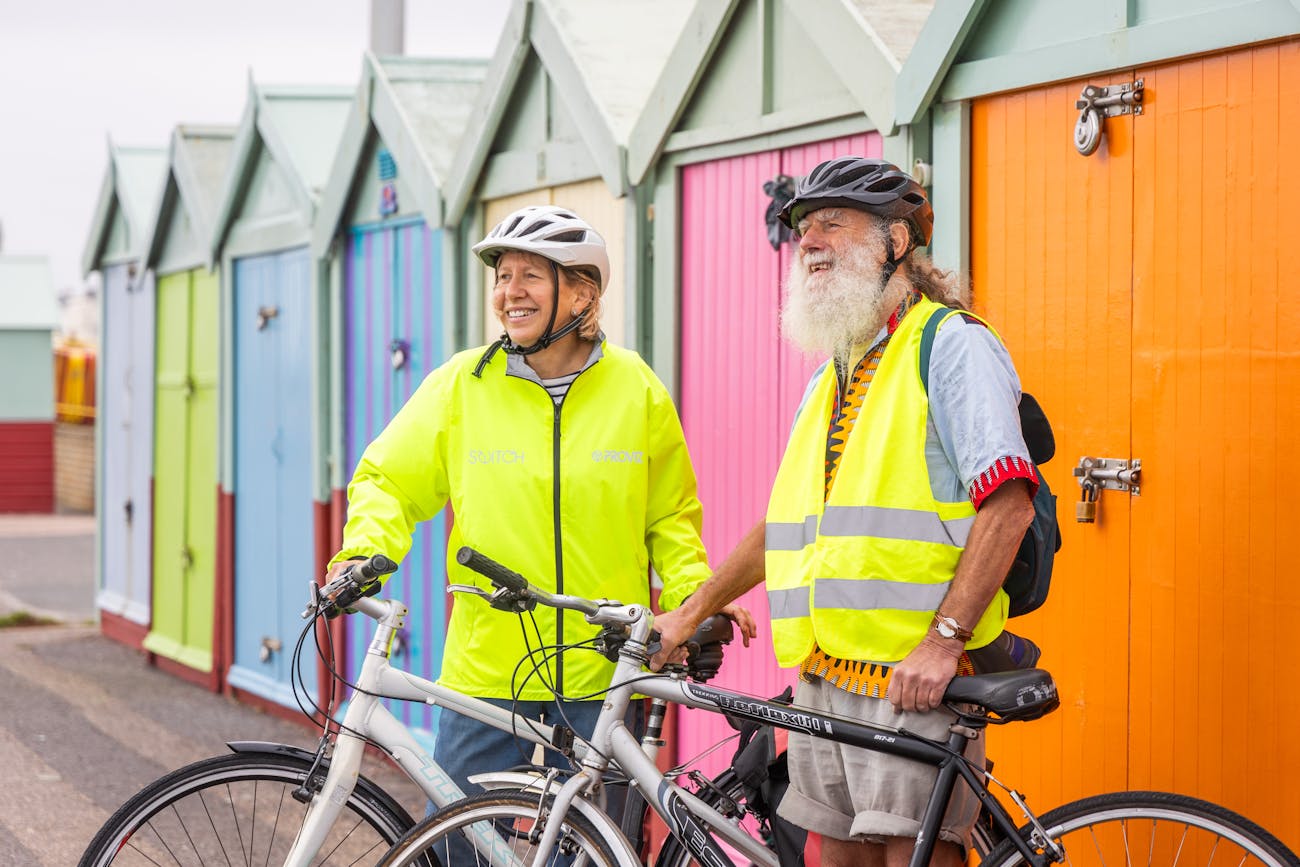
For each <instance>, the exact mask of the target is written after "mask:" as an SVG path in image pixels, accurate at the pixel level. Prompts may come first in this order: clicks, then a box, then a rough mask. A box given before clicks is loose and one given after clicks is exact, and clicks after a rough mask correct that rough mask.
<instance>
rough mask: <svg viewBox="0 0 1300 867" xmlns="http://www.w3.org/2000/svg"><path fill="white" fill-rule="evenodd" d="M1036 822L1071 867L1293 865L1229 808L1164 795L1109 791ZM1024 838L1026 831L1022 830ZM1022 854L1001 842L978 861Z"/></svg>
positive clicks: (1272, 840)
mask: <svg viewBox="0 0 1300 867" xmlns="http://www.w3.org/2000/svg"><path fill="white" fill-rule="evenodd" d="M1039 821H1040V822H1041V823H1042V825H1043V827H1044V828H1045V829H1046V830H1047V833H1048V836H1049V837H1050V838H1051V839H1053V840H1055V841H1057V842H1058V843H1060V844H1061V845H1062V846H1063V847H1064V849H1065V861H1064V863H1066V864H1069V865H1072V867H1080V865H1086V864H1101V865H1108V867H1115V865H1119V864H1141V865H1150V864H1179V865H1187V867H1191V865H1196V864H1201V865H1208V864H1211V863H1214V864H1231V865H1260V864H1264V865H1270V867H1298V865H1300V861H1298V860H1297V859H1296V856H1295V855H1294V854H1293V853H1292V852H1291V850H1290V849H1288V848H1287V847H1286V846H1284V845H1283V844H1282V842H1281V841H1279V840H1278V839H1277V838H1276V837H1274V836H1273V835H1272V834H1270V833H1269V832H1267V831H1265V830H1264V829H1263V828H1261V827H1259V826H1258V825H1256V824H1255V823H1254V822H1252V821H1250V820H1249V819H1247V818H1245V817H1244V816H1239V815H1238V814H1236V813H1234V812H1232V811H1231V810H1228V809H1225V808H1224V807H1220V806H1219V805H1217V804H1211V803H1209V802H1208V801H1201V800H1198V799H1196V798H1191V797H1188V796H1186V795H1174V794H1169V793H1167V792H1115V793H1114V794H1110V795H1098V796H1096V797H1092V798H1084V799H1083V800H1081V801H1074V802H1073V803H1070V804H1066V805H1065V806H1063V807H1057V808H1056V809H1055V810H1052V811H1051V812H1050V813H1048V814H1046V815H1045V816H1043V817H1041V818H1040V819H1039ZM1021 835H1022V836H1023V837H1025V838H1026V839H1028V835H1029V828H1028V826H1026V828H1022V829H1021ZM1023 860H1024V859H1023V857H1022V856H1021V855H1020V853H1019V852H1018V851H1016V850H1015V847H1014V845H1013V843H1012V841H1011V840H1004V841H1003V842H1001V843H1000V844H998V846H997V848H996V849H994V850H993V851H992V852H990V853H989V856H988V858H986V859H984V861H983V862H982V863H983V864H988V865H999V867H1006V865H1014V864H1020V863H1023Z"/></svg>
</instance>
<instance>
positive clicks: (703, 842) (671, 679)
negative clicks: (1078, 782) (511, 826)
mask: <svg viewBox="0 0 1300 867" xmlns="http://www.w3.org/2000/svg"><path fill="white" fill-rule="evenodd" d="M635 609H636V607H635V606H630V607H628V608H626V609H625V611H627V612H629V613H632V612H634V611H635ZM651 622H652V619H651V618H650V617H643V618H641V619H639V620H637V621H636V624H635V625H634V626H633V631H632V637H631V638H630V639H629V640H628V642H627V644H626V645H625V646H624V648H623V651H622V652H621V653H620V655H619V662H618V665H617V667H616V669H615V672H614V678H613V681H612V683H614V684H618V686H615V687H614V688H612V689H611V690H610V692H609V696H608V698H607V700H606V703H605V706H604V708H603V709H602V711H601V715H600V718H599V720H598V721H597V723H596V729H595V731H594V733H593V735H592V738H591V744H592V747H593V749H592V750H591V751H589V753H588V756H587V758H586V759H584V760H583V770H582V771H581V772H580V773H579V774H577V775H575V776H574V777H573V778H571V779H570V780H568V781H567V782H566V783H565V784H564V785H563V786H562V787H561V788H560V789H559V791H558V792H557V794H556V796H555V802H554V804H553V805H552V808H551V816H552V819H554V818H556V817H560V818H561V819H562V817H563V816H564V815H565V811H566V810H567V809H568V807H569V805H570V804H571V803H572V802H573V800H574V799H575V798H576V797H578V796H579V794H580V793H581V792H583V791H590V790H592V788H593V787H594V785H595V781H596V780H598V779H599V778H600V774H601V773H602V771H603V770H604V764H605V759H604V758H603V757H602V754H604V755H607V756H612V757H613V758H614V759H615V760H616V761H617V762H618V763H619V765H620V766H621V767H622V768H623V769H624V771H625V772H626V773H627V775H628V778H629V780H631V782H632V784H633V785H634V786H635V787H636V788H637V789H639V790H640V792H641V795H642V797H644V798H645V799H646V801H647V802H648V803H649V804H650V805H651V807H653V808H654V810H655V812H657V813H658V814H659V815H660V817H661V818H663V820H664V822H666V823H667V825H668V827H669V828H670V829H671V830H672V832H673V834H674V835H675V836H677V837H678V838H679V839H680V840H682V841H683V842H684V843H685V844H686V846H687V848H688V849H689V850H690V851H691V854H693V855H694V856H695V858H696V860H697V861H699V862H700V863H702V864H716V865H729V864H731V863H732V862H731V860H730V859H729V858H728V857H727V855H726V853H725V852H724V851H723V850H722V848H721V847H719V846H718V844H717V842H716V841H715V840H714V839H713V836H712V835H713V833H716V834H718V835H719V836H721V837H722V838H723V839H724V840H725V841H726V842H727V843H729V844H730V845H731V846H733V847H735V848H736V849H737V850H739V851H740V852H741V853H742V854H743V855H744V856H745V857H746V858H749V859H750V860H752V861H753V862H754V863H756V864H760V865H763V867H777V859H776V855H775V854H774V853H772V852H771V851H769V850H768V849H767V848H766V847H764V846H762V845H761V844H759V843H758V842H757V841H755V840H754V839H753V838H752V837H750V836H749V835H748V834H747V833H746V832H745V831H744V830H743V829H741V828H740V827H739V823H733V822H731V821H728V820H727V819H725V817H723V816H722V815H721V814H720V813H719V812H718V811H717V810H715V809H714V808H712V807H710V806H709V805H708V804H706V803H704V801H702V800H701V799H700V798H698V797H696V796H695V795H693V794H692V793H690V792H689V791H686V790H684V789H682V788H681V787H680V786H678V785H677V784H676V783H674V782H673V781H672V780H670V779H667V778H666V777H665V776H664V775H663V774H662V773H661V772H660V771H659V769H658V768H657V767H655V765H654V763H653V762H652V761H650V760H649V759H647V758H646V756H645V755H644V753H642V751H641V749H640V747H639V745H638V743H637V740H636V738H634V737H633V736H632V734H631V733H630V732H629V731H628V730H627V727H626V725H624V723H623V714H624V712H625V711H626V709H627V704H628V702H629V701H630V700H631V698H632V694H633V692H634V691H635V692H637V693H641V694H643V695H648V696H651V697H652V698H658V699H663V700H665V701H668V702H672V703H675V704H682V705H686V706H688V707H692V708H696V709H699V710H706V711H710V712H712V713H723V712H726V713H728V714H731V715H734V716H738V717H742V718H744V719H749V720H754V721H756V722H760V723H763V724H765V725H771V726H775V727H777V728H782V729H788V730H797V731H802V732H806V733H807V734H809V735H811V736H813V737H817V738H825V739H828V740H833V741H837V742H839V743H844V744H848V745H851V746H856V747H862V748H865V749H868V750H872V751H874V752H880V753H885V754H887V755H893V756H899V757H902V758H905V759H910V760H912V761H916V762H920V763H922V764H926V765H931V766H933V767H936V768H938V777H937V779H936V781H935V786H934V791H933V793H932V794H931V796H930V800H929V802H928V804H927V805H926V810H925V815H924V817H923V818H922V821H921V832H920V833H919V834H918V835H917V838H916V847H915V849H914V850H913V852H912V858H911V861H910V865H911V867H925V865H928V864H929V863H930V858H931V856H932V855H933V854H934V846H935V843H936V842H937V841H938V839H939V829H940V826H941V824H942V821H943V816H944V813H945V812H946V810H947V806H948V801H949V800H950V799H951V797H952V793H953V789H954V787H955V785H956V783H957V779H958V778H959V777H960V778H961V779H962V780H964V781H965V783H966V785H968V786H970V788H971V790H972V791H973V792H974V793H975V794H976V796H977V797H978V798H979V799H980V802H981V803H982V804H983V805H984V807H985V808H986V809H987V810H988V811H989V813H990V814H991V816H992V817H993V821H994V822H995V823H996V824H997V826H998V828H999V830H1000V831H1001V832H1002V833H1003V834H1004V835H1005V836H1006V837H1007V838H1008V839H1011V840H1013V841H1015V845H1016V846H1017V848H1018V849H1019V850H1020V853H1021V855H1022V856H1023V857H1024V858H1025V860H1026V863H1028V864H1031V865H1033V867H1044V865H1046V864H1049V863H1052V861H1053V858H1052V857H1051V856H1050V850H1049V851H1048V852H1044V853H1038V852H1035V851H1034V850H1033V847H1031V846H1030V845H1029V844H1028V843H1027V842H1026V841H1025V840H1023V839H1022V838H1021V836H1020V833H1019V831H1018V830H1017V828H1016V825H1015V823H1014V822H1013V821H1012V819H1011V817H1010V815H1009V814H1008V813H1007V811H1006V809H1005V808H1004V807H1003V806H1002V805H1001V803H999V802H998V800H997V798H995V797H994V796H993V794H992V793H991V792H989V790H988V788H987V787H986V786H985V785H984V783H983V781H982V780H981V777H982V776H983V774H982V773H980V772H977V771H975V770H974V769H972V768H971V767H970V765H969V764H968V763H967V762H966V761H965V759H963V758H961V754H962V751H963V750H964V748H965V745H966V743H967V741H968V740H969V739H970V738H971V737H974V736H975V735H976V734H977V733H978V731H979V730H981V729H983V728H984V727H985V726H986V725H987V721H986V720H985V719H983V718H980V717H974V716H965V715H961V716H959V717H958V720H957V722H956V723H955V724H954V725H953V726H952V729H951V733H950V734H949V736H948V741H947V743H946V744H943V745H940V744H938V743H937V742H935V741H930V740H927V739H925V738H922V737H919V736H917V735H913V734H910V733H908V732H906V731H903V730H901V729H891V728H886V727H883V726H873V725H868V724H864V723H862V722H859V721H856V720H851V719H847V718H844V717H838V716H832V715H829V714H822V713H817V712H813V711H809V710H806V709H803V708H799V707H795V706H791V705H784V704H778V703H776V702H772V701H767V700H763V699H759V698H755V697H753V696H748V695H745V694H743V693H737V692H731V691H729V690H725V689H719V688H717V687H710V686H705V685H703V684H697V683H691V682H688V681H686V680H684V679H682V678H681V677H680V676H671V675H657V676H646V675H645V674H644V672H643V671H642V666H643V665H644V663H645V660H646V648H645V641H646V638H647V636H648V635H649V632H650V624H651ZM632 681H635V684H634V685H633V683H632ZM1021 806H1022V808H1023V806H1024V805H1023V803H1021ZM1031 818H1032V817H1031ZM1033 821H1035V822H1036V821H1037V820H1036V819H1035V820H1033ZM560 824H561V823H560V822H559V821H550V822H547V825H546V828H545V831H544V832H543V834H542V837H541V840H540V842H539V843H538V847H537V851H538V852H539V853H541V854H542V856H543V857H545V853H548V852H550V850H551V848H552V847H553V846H554V845H555V843H556V839H557V836H558V833H559V826H560Z"/></svg>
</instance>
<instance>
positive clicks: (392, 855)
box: [375, 789, 619, 867]
mask: <svg viewBox="0 0 1300 867" xmlns="http://www.w3.org/2000/svg"><path fill="white" fill-rule="evenodd" d="M540 802H541V794H540V793H538V792H532V791H513V790H512V791H504V790H499V789H494V790H491V791H487V792H481V793H479V794H477V795H470V796H469V797H467V798H463V799H461V800H459V801H455V802H453V803H451V804H448V805H447V806H446V807H443V808H442V809H441V810H439V811H438V812H436V813H434V814H433V815H432V816H429V817H428V818H426V819H425V820H424V821H422V822H420V823H419V824H418V825H416V826H415V827H414V828H412V829H410V830H409V831H407V832H406V834H404V835H403V836H402V839H400V840H398V841H397V843H395V844H394V845H393V847H392V848H391V849H390V850H389V851H388V854H386V855H385V856H384V857H383V858H382V859H381V860H380V861H379V862H378V864H376V865H375V867H416V865H422V864H426V863H428V864H438V865H442V867H458V865H457V864H456V863H455V861H456V859H450V860H451V861H452V862H453V863H451V864H448V863H447V862H448V859H447V858H446V856H445V852H446V850H445V849H442V848H441V846H442V845H443V844H444V842H445V841H446V840H447V839H448V838H449V837H450V836H451V835H455V834H460V833H461V829H463V828H465V827H467V826H469V825H472V824H475V823H478V822H488V821H491V822H496V823H498V829H499V831H500V833H501V834H502V835H503V839H504V840H505V841H506V842H507V844H508V845H510V847H511V853H512V854H513V855H514V856H515V857H516V859H523V858H532V857H533V854H532V852H531V848H530V845H531V844H529V843H528V841H527V833H526V832H525V831H522V830H519V829H517V828H516V827H515V826H516V824H517V823H519V822H521V821H522V822H530V821H531V820H533V819H535V818H536V817H537V814H538V809H539V804H540ZM458 839H462V840H463V838H458ZM560 839H561V848H563V849H567V850H568V851H567V852H563V853H561V852H557V853H555V854H554V855H552V856H551V857H550V858H549V859H548V860H547V864H548V865H552V864H569V863H570V862H573V863H574V864H580V865H583V867H588V865H590V867H617V865H618V863H619V862H618V857H617V855H615V853H614V847H613V846H611V845H610V844H609V842H608V841H607V840H605V839H604V837H602V836H601V833H600V831H598V830H597V829H596V826H595V825H594V824H593V823H592V822H591V820H590V819H588V818H587V817H586V816H584V815H582V814H581V813H579V812H578V810H577V808H576V807H575V808H573V809H571V810H570V811H569V813H568V815H567V816H565V818H564V826H563V827H562V829H561V838H560ZM473 855H474V863H475V864H481V863H495V862H492V861H484V860H483V859H482V856H481V855H480V854H479V853H477V852H475V853H473ZM578 855H585V856H586V857H585V858H578V857H577V856H578ZM566 856H569V857H567V858H566Z"/></svg>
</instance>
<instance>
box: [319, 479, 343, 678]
mask: <svg viewBox="0 0 1300 867" xmlns="http://www.w3.org/2000/svg"><path fill="white" fill-rule="evenodd" d="M311 510H312V533H313V538H314V540H315V542H316V583H317V584H324V583H325V567H326V564H328V563H329V561H330V560H331V559H333V557H334V552H335V551H337V550H338V548H337V547H335V546H334V545H333V541H334V540H333V539H332V538H331V537H332V536H333V530H334V499H333V497H332V496H331V498H330V502H328V503H321V502H318V501H315V500H313V501H312V504H311ZM340 626H341V625H336V626H335V631H334V640H335V641H339V640H341V639H342V637H343V632H342V629H341V628H340ZM330 628H331V624H324V625H322V624H321V623H320V621H317V623H316V633H317V634H316V640H317V641H319V642H321V643H322V646H324V642H326V641H327V639H326V638H325V635H324V631H325V630H326V629H330ZM329 685H330V673H329V669H328V668H327V667H326V666H325V662H324V660H322V659H321V658H320V656H319V655H317V657H316V694H317V695H325V694H327V692H328V691H329Z"/></svg>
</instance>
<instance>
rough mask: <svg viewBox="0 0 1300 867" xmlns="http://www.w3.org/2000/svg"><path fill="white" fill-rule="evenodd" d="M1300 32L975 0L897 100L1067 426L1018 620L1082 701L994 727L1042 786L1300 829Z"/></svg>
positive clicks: (1279, 16) (951, 247)
mask: <svg viewBox="0 0 1300 867" xmlns="http://www.w3.org/2000/svg"><path fill="white" fill-rule="evenodd" d="M1297 34H1300V10H1297V7H1296V6H1295V4H1293V3H1289V2H1280V0H1250V2H1227V0H1207V2H1200V3H1194V4H1183V3H1168V2H1156V0H1141V2H1136V3H1101V4H1077V3H1071V2H1068V0H1043V2H1035V3H1027V2H1015V3H990V2H971V0H963V2H953V3H947V4H940V5H938V6H936V9H935V14H934V17H933V18H932V19H931V20H930V22H929V23H928V24H927V25H926V28H925V31H924V32H923V33H922V36H921V39H920V40H919V41H918V43H917V46H916V49H915V50H914V51H913V52H912V54H911V56H910V57H909V58H908V60H907V63H906V64H905V66H904V68H903V69H902V71H901V73H900V76H899V78H898V86H897V93H896V106H897V117H898V120H899V122H900V123H908V124H913V125H919V126H927V125H928V126H930V127H931V128H932V129H933V131H934V141H933V145H934V152H935V175H934V176H935V198H936V209H937V211H938V213H939V218H940V220H941V221H944V222H941V223H940V226H939V231H938V232H937V234H936V237H937V238H939V237H940V236H941V237H942V240H941V241H938V242H937V244H936V251H939V250H940V247H939V244H942V245H943V246H942V251H943V253H944V256H945V264H950V265H955V266H959V267H963V268H965V267H969V269H970V272H971V275H972V281H973V289H974V298H975V306H976V309H977V310H979V311H981V312H984V313H986V314H988V316H989V317H990V318H991V319H992V321H993V322H994V323H995V324H996V325H997V327H998V329H999V331H1000V333H1001V335H1002V337H1003V338H1004V339H1005V340H1006V342H1007V344H1008V346H1009V347H1010V349H1011V352H1012V355H1013V356H1014V358H1015V360H1016V363H1017V366H1018V368H1019V370H1020V375H1021V379H1022V381H1023V384H1024V387H1025V389H1026V390H1028V391H1030V392H1031V393H1033V394H1034V395H1035V396H1036V397H1037V398H1038V399H1039V401H1040V402H1041V403H1042V405H1043V406H1044V408H1045V410H1046V412H1047V415H1048V417H1049V418H1050V419H1051V421H1052V423H1053V426H1054V427H1055V429H1056V443H1057V458H1056V460H1055V461H1053V462H1052V463H1051V464H1049V465H1047V466H1046V467H1045V468H1044V471H1043V472H1044V475H1045V476H1046V477H1047V479H1048V481H1049V482H1050V483H1051V484H1052V485H1053V487H1054V490H1055V491H1056V492H1057V493H1058V495H1060V496H1061V498H1062V504H1061V509H1060V515H1061V518H1062V520H1063V524H1062V528H1063V535H1064V545H1063V547H1062V549H1061V554H1060V556H1059V557H1058V559H1057V561H1056V562H1057V566H1056V574H1055V575H1054V577H1053V581H1052V597H1051V598H1050V599H1049V600H1048V602H1047V604H1046V605H1045V606H1044V607H1043V608H1042V609H1041V610H1040V611H1038V612H1036V613H1034V614H1033V615H1030V616H1028V617H1026V618H1024V619H1023V620H1018V621H1013V623H1012V627H1013V628H1016V629H1018V630H1022V631H1023V632H1024V633H1025V634H1027V635H1030V636H1031V637H1033V638H1034V639H1035V640H1037V641H1038V642H1039V643H1040V644H1042V645H1043V650H1044V653H1043V660H1042V664H1043V666H1044V667H1046V668H1048V669H1049V670H1051V671H1052V672H1053V674H1054V675H1055V677H1056V679H1057V683H1058V686H1059V688H1060V690H1061V710H1060V711H1059V712H1058V713H1056V714H1053V715H1052V716H1051V717H1048V718H1047V719H1044V720H1043V721H1041V722H1037V723H1034V724H1033V725H1032V726H1013V727H1009V728H1015V729H1018V730H1017V731H1005V732H994V733H993V737H992V740H991V744H990V754H991V756H992V757H993V758H994V759H995V760H996V761H997V763H998V771H999V775H1000V776H1004V777H1005V778H1007V779H1009V780H1011V781H1014V783H1015V784H1016V785H1017V787H1019V788H1021V789H1022V790H1023V791H1025V792H1029V793H1032V794H1033V797H1034V800H1035V803H1040V804H1043V805H1047V804H1052V803H1055V802H1060V801H1066V800H1070V799H1073V798H1076V797H1079V796H1081V795H1085V794H1092V793H1095V792H1102V791H1110V790H1115V789H1167V790H1173V791H1178V792H1182V793H1186V794H1190V795H1198V796H1202V797H1205V798H1208V799H1210V800H1213V801H1216V802H1219V803H1222V804H1224V805H1226V806H1228V807H1230V808H1233V809H1236V810H1239V811H1241V812H1243V813H1245V814H1246V815H1247V816H1249V817H1250V818H1252V819H1254V820H1255V821H1256V822H1259V823H1260V824H1262V825H1264V826H1265V827H1266V828H1268V829H1269V830H1270V831H1272V832H1274V833H1275V834H1277V835H1278V836H1279V837H1281V838H1282V839H1283V841H1284V842H1286V843H1287V844H1289V845H1290V846H1291V847H1292V848H1293V849H1294V848H1297V847H1300V786H1296V785H1294V784H1291V783H1289V782H1288V781H1287V779H1286V775H1285V774H1283V775H1282V776H1279V775H1278V769H1280V768H1291V767H1296V766H1300V744H1297V742H1296V740H1295V738H1293V737H1291V735H1290V731H1289V728H1290V721H1291V720H1292V719H1294V718H1295V717H1296V716H1297V714H1298V713H1300V697H1297V696H1296V695H1295V693H1293V692H1292V691H1291V690H1289V689H1288V688H1286V687H1285V684H1286V683H1287V682H1288V681H1289V671H1290V661H1289V655H1288V654H1287V653H1286V652H1285V651H1283V650H1282V649H1281V648H1282V647H1284V646H1285V640H1286V639H1285V636H1286V635H1287V631H1288V630H1289V628H1290V624H1291V623H1292V622H1293V621H1294V618H1295V616H1296V615H1297V614H1300V590H1298V589H1297V587H1296V584H1295V582H1294V581H1293V580H1292V577H1291V574H1290V568H1289V566H1288V564H1289V563H1290V561H1291V554H1292V551H1291V548H1290V542H1289V540H1290V538H1291V531H1290V530H1288V529H1287V527H1288V526H1289V519H1288V518H1287V517H1286V516H1287V515H1289V514H1291V511H1290V506H1288V505H1287V504H1288V503H1289V502H1290V498H1291V495H1292V492H1293V491H1295V490H1296V489H1297V487H1300V465H1297V463H1296V462H1295V460H1294V459H1293V456H1294V455H1293V453H1294V451H1295V442H1296V440H1295V431H1296V430H1297V428H1298V427H1300V401H1297V399H1296V395H1297V394H1300V313H1297V307H1296V305H1295V303H1294V293H1293V292H1292V291H1291V290H1288V289H1287V288H1286V287H1287V286H1288V285H1290V279H1289V278H1288V276H1287V274H1288V271H1287V265H1286V263H1287V262H1288V261H1290V260H1289V258H1288V257H1289V255H1290V254H1289V253H1288V252H1287V251H1288V250H1289V249H1290V244H1291V243H1292V241H1291V239H1292V238H1294V237H1295V235H1296V233H1297V231H1300V216H1297V214H1296V211H1295V208H1294V207H1293V206H1292V205H1293V203H1294V202H1295V201H1296V199H1297V197H1298V196H1300V168H1298V167H1297V166H1296V164H1295V163H1293V162H1292V161H1291V160H1290V159H1289V158H1288V157H1287V149H1288V148H1289V147H1290V143H1291V142H1292V141H1293V139H1292V138H1291V136H1290V133H1291V132H1293V131H1296V130H1297V129H1300V105H1298V104H1297V102H1296V100H1295V98H1294V95H1295V93H1297V91H1300V39H1298V38H1296V37H1297ZM941 154H944V155H946V156H943V157H941V156H940V155H941ZM1103 460H1105V461H1111V462H1123V463H1124V464H1125V465H1127V467H1129V468H1133V469H1138V468H1139V467H1140V474H1139V475H1137V477H1136V478H1134V479H1120V478H1116V479H1113V480H1107V479H1104V478H1102V477H1101V475H1100V474H1099V473H1098V474H1097V475H1094V471H1099V470H1100V471H1104V470H1105V469H1107V466H1106V465H1102V464H1100V463H1099V462H1100V461H1103ZM1139 462H1140V464H1139ZM1117 468H1120V464H1116V463H1111V464H1110V465H1109V469H1111V470H1115V469H1117ZM1075 470H1078V471H1079V472H1080V473H1083V474H1084V475H1082V476H1079V477H1077V478H1076V477H1075V476H1074V475H1073V471H1075ZM1112 474H1113V473H1112ZM1088 480H1092V481H1093V483H1094V484H1096V485H1097V495H1096V496H1090V497H1089V499H1090V501H1091V502H1090V503H1088V504H1081V505H1077V506H1076V505H1072V504H1071V503H1070V500H1071V499H1074V500H1075V501H1076V502H1077V501H1079V500H1080V499H1081V495H1082V493H1083V490H1082V488H1081V486H1080V484H1078V483H1079V482H1083V481H1088ZM1076 516H1079V517H1082V518H1084V519H1089V522H1088V523H1081V522H1079V521H1077V520H1076ZM1263 781H1267V782H1263Z"/></svg>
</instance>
